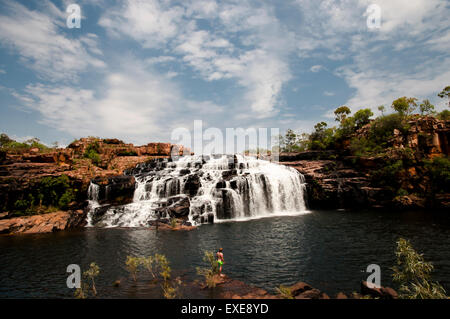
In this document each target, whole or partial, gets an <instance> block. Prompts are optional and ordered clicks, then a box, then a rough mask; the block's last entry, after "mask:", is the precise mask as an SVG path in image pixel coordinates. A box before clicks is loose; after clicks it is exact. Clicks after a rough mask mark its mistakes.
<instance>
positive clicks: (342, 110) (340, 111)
mask: <svg viewBox="0 0 450 319" xmlns="http://www.w3.org/2000/svg"><path fill="white" fill-rule="evenodd" d="M350 113H351V111H350V109H349V108H348V107H347V106H345V105H343V106H340V107H338V108H337V109H336V110H335V111H334V115H335V116H336V117H335V120H336V121H337V122H339V123H342V121H343V120H345V118H346V117H347V115H349V114H350Z"/></svg>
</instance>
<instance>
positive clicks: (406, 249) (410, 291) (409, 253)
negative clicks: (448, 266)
mask: <svg viewBox="0 0 450 319" xmlns="http://www.w3.org/2000/svg"><path fill="white" fill-rule="evenodd" d="M395 255H396V256H397V265H396V266H394V267H393V268H392V270H393V271H394V273H393V275H392V276H393V280H394V282H396V283H397V284H398V285H399V293H400V294H399V296H400V298H406V299H442V298H447V296H446V295H445V290H444V288H443V287H442V286H441V285H440V284H439V283H438V282H432V281H431V272H432V271H433V269H434V267H433V264H432V263H430V262H426V261H425V260H424V258H423V254H419V253H417V252H416V251H415V250H414V248H413V247H412V245H411V243H410V242H409V241H407V240H405V239H403V238H400V239H399V240H398V241H397V249H396V251H395Z"/></svg>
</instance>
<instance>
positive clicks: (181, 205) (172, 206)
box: [167, 195, 191, 218]
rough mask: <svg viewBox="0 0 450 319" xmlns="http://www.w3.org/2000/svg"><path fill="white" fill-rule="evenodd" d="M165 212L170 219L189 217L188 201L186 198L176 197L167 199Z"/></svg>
mask: <svg viewBox="0 0 450 319" xmlns="http://www.w3.org/2000/svg"><path fill="white" fill-rule="evenodd" d="M167 205H168V206H167V212H168V213H169V215H170V216H171V217H176V218H180V217H186V216H188V215H189V207H190V206H191V205H190V201H189V198H188V197H187V196H184V195H177V196H172V197H169V198H168V199H167Z"/></svg>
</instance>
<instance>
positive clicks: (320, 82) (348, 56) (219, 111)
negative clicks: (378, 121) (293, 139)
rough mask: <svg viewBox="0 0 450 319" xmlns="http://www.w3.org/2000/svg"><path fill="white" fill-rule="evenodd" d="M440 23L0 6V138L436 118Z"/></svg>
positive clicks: (253, 4) (102, 6)
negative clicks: (427, 108) (389, 112)
mask: <svg viewBox="0 0 450 319" xmlns="http://www.w3.org/2000/svg"><path fill="white" fill-rule="evenodd" d="M71 3H76V4H78V5H79V6H80V7H81V12H82V20H81V28H80V29H76V28H74V29H69V28H68V27H67V25H66V19H67V16H68V13H66V8H67V6H68V5H69V4H71ZM370 4H377V5H378V6H379V7H380V8H381V26H380V28H378V29H369V28H368V27H367V23H366V20H367V14H366V10H367V8H368V6H369V5H370ZM448 16H450V5H449V2H448V1H446V0H396V1H392V0H389V1H388V0H379V1H376V0H373V1H366V0H353V1H344V0H342V1H317V0H309V1H308V0H286V1H246V0H239V1H234V0H229V1H216V0H184V1H166V0H146V1H139V0H128V1H106V0H104V1H102V0H97V1H81V0H80V1H74V0H71V1H56V0H55V1H49V0H47V1H45V0H44V1H9V0H0V101H1V104H0V131H2V132H6V133H7V134H9V135H10V136H13V137H15V138H18V139H24V138H27V137H31V136H36V137H39V138H41V140H43V141H44V142H46V143H52V142H54V141H59V142H60V143H61V144H63V145H64V144H68V143H70V142H71V141H72V140H73V139H74V138H79V137H82V136H88V135H92V136H99V137H117V138H121V139H123V140H125V141H127V142H133V143H135V144H144V143H147V142H150V141H170V135H171V132H172V130H173V129H175V128H179V127H186V128H188V129H192V127H193V123H194V120H202V121H203V127H204V128H206V127H218V128H220V129H223V130H224V129H225V128H227V127H232V128H237V127H243V128H249V127H255V128H259V127H269V128H270V127H274V128H280V130H281V131H283V130H285V129H287V128H292V129H295V130H297V131H302V132H308V131H310V130H311V129H312V127H313V126H314V124H315V123H316V122H318V121H326V122H328V123H330V124H332V125H334V124H333V114H332V112H333V110H334V109H335V108H336V107H338V106H340V105H347V106H349V107H350V108H351V109H352V110H353V111H355V110H358V109H360V108H363V107H370V108H372V109H373V110H374V112H375V113H377V112H376V107H377V106H378V105H381V104H384V105H386V106H387V107H388V106H389V105H390V103H391V102H392V101H393V100H394V99H395V98H397V97H400V96H404V95H406V96H415V97H417V98H419V99H425V98H429V99H430V100H431V102H432V103H434V104H435V105H436V107H437V109H438V110H442V109H444V108H445V101H443V100H441V99H439V98H438V97H437V96H436V94H437V93H438V92H439V91H440V90H441V89H442V88H444V87H445V86H447V85H449V84H450V55H449V52H450V19H448Z"/></svg>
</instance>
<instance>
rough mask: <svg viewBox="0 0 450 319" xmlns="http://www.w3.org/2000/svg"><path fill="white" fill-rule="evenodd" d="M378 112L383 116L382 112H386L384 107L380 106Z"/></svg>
mask: <svg viewBox="0 0 450 319" xmlns="http://www.w3.org/2000/svg"><path fill="white" fill-rule="evenodd" d="M378 111H380V112H381V115H384V111H386V108H385V107H384V105H380V106H379V107H378Z"/></svg>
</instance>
